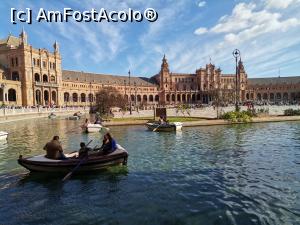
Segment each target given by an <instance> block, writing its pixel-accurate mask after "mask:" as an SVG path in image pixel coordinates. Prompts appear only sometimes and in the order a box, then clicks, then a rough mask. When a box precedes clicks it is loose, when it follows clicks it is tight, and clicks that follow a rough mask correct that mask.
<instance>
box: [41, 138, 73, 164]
mask: <svg viewBox="0 0 300 225" xmlns="http://www.w3.org/2000/svg"><path fill="white" fill-rule="evenodd" d="M44 150H46V152H47V154H46V158H49V159H62V160H64V159H68V158H67V157H66V156H65V155H64V153H63V149H62V146H61V144H60V142H59V136H54V137H53V139H52V140H51V141H50V142H48V143H47V144H46V145H45V146H44Z"/></svg>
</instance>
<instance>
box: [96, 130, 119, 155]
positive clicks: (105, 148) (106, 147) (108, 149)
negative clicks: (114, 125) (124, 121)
mask: <svg viewBox="0 0 300 225" xmlns="http://www.w3.org/2000/svg"><path fill="white" fill-rule="evenodd" d="M116 149H117V143H116V141H115V140H114V139H113V138H112V136H111V134H110V133H106V134H105V135H104V137H103V142H102V146H101V147H100V149H99V155H107V154H110V153H112V152H114V151H115V150H116Z"/></svg>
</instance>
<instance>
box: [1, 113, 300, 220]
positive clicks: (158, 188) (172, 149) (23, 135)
mask: <svg viewBox="0 0 300 225" xmlns="http://www.w3.org/2000/svg"><path fill="white" fill-rule="evenodd" d="M80 124H81V121H68V120H63V119H55V120H49V119H37V120H27V121H22V122H17V123H8V124H0V130H6V131H8V132H9V133H10V136H9V140H8V143H6V144H5V143H2V144H1V145H0V206H1V207H0V224H1V225H2V224H5V225H6V224H130V225H132V224H133V225H134V224H137V225H138V224H139V225H140V224H143V225H144V224H154V225H155V224H180V225H183V224H189V225H190V224H205V225H206V224H208V225H209V224H241V225H247V224H300V123H299V122H286V123H265V124H251V125H238V126H211V127H196V128H183V131H182V132H177V133H155V132H148V131H147V130H146V128H145V127H143V126H131V127H126V126H124V127H111V131H112V134H113V135H114V137H115V138H116V140H117V142H118V143H119V144H121V145H122V146H123V147H125V148H126V149H127V150H128V152H129V158H128V166H127V168H124V167H115V168H112V169H110V170H109V171H107V172H105V173H100V174H99V173H98V174H89V175H80V176H79V175H77V176H74V177H72V179H71V180H69V181H68V182H66V183H62V182H61V178H62V177H55V176H54V177H53V176H51V177H49V176H47V175H40V174H29V173H28V172H27V171H26V170H25V169H23V168H22V167H20V166H19V165H18V164H17V162H16V159H17V158H18V155H19V154H23V155H25V156H26V155H35V154H40V153H44V151H43V150H42V147H43V146H44V144H45V143H46V142H47V141H49V139H51V137H52V136H53V135H59V136H60V137H61V141H62V143H63V146H64V149H65V151H72V150H75V149H78V146H79V142H80V141H85V142H88V141H89V140H93V142H92V144H91V146H94V145H96V144H100V143H101V139H102V136H101V134H100V133H97V134H83V133H81V131H80V128H79V125H80Z"/></svg>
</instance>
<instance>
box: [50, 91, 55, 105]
mask: <svg viewBox="0 0 300 225" xmlns="http://www.w3.org/2000/svg"><path fill="white" fill-rule="evenodd" d="M51 97H52V103H53V104H56V91H52V93H51Z"/></svg>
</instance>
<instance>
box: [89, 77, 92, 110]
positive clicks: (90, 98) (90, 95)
mask: <svg viewBox="0 0 300 225" xmlns="http://www.w3.org/2000/svg"><path fill="white" fill-rule="evenodd" d="M89 100H90V113H92V101H93V97H92V82H90V94H89Z"/></svg>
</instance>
